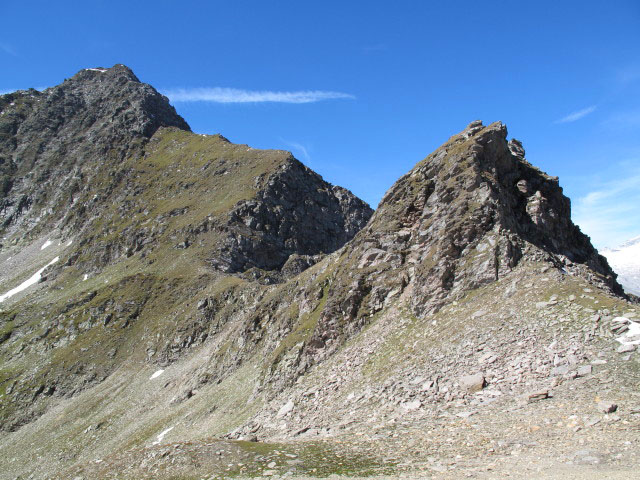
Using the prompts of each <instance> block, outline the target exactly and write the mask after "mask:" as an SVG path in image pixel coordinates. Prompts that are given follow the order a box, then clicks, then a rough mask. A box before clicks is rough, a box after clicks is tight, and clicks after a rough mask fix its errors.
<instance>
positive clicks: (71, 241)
mask: <svg viewBox="0 0 640 480" xmlns="http://www.w3.org/2000/svg"><path fill="white" fill-rule="evenodd" d="M72 243H73V240H69V241H68V242H67V244H66V245H65V247H68V246H69V245H71V244H72Z"/></svg>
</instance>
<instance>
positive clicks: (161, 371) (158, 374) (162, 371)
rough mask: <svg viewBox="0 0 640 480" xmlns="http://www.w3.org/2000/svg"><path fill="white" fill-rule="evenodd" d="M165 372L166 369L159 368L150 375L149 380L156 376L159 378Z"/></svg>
mask: <svg viewBox="0 0 640 480" xmlns="http://www.w3.org/2000/svg"><path fill="white" fill-rule="evenodd" d="M163 373H164V370H158V371H156V372H154V373H153V375H151V376H150V377H149V380H153V379H154V378H158V377H159V376H160V375H162V374H163Z"/></svg>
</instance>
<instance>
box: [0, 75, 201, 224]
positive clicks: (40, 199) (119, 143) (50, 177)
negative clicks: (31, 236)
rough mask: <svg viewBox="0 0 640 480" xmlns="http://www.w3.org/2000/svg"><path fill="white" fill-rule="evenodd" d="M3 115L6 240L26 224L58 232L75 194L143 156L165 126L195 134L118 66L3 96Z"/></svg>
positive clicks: (0, 163) (0, 194)
mask: <svg viewBox="0 0 640 480" xmlns="http://www.w3.org/2000/svg"><path fill="white" fill-rule="evenodd" d="M0 111H2V116H1V117H0V132H2V133H3V134H4V135H2V136H0V186H1V190H0V212H1V213H0V231H2V234H3V236H11V235H12V233H13V232H18V231H22V232H23V234H24V230H21V226H24V225H27V224H28V225H30V229H31V230H35V231H36V232H35V233H37V230H38V229H39V228H40V226H42V225H46V226H47V228H50V227H52V226H54V225H55V224H56V223H57V222H58V221H59V220H61V218H63V217H64V216H65V215H66V214H65V213H64V212H66V210H67V209H68V208H70V204H69V202H68V198H69V194H70V195H73V193H74V192H76V191H77V190H78V189H80V190H82V189H85V188H90V184H91V182H92V179H94V178H95V177H96V175H98V173H99V171H100V170H101V169H102V168H104V167H105V165H109V164H111V163H113V162H120V161H122V160H123V159H124V158H127V157H131V156H136V155H140V154H141V151H142V147H143V145H144V144H145V143H146V142H147V141H148V139H149V138H151V136H152V135H153V134H154V133H155V132H156V131H157V130H158V129H159V128H160V127H176V128H179V129H181V130H187V131H190V128H189V125H188V124H187V123H186V122H185V121H184V119H183V118H182V117H181V116H180V115H178V114H177V113H176V111H175V109H174V108H173V107H172V106H171V105H170V104H169V100H168V99H167V98H166V97H165V96H163V95H161V94H160V93H158V92H157V91H156V89H155V88H153V87H152V86H151V85H148V84H145V83H141V82H140V80H138V78H137V77H136V76H135V74H134V73H133V71H132V70H131V69H130V68H128V67H126V66H125V65H120V64H118V65H114V66H113V67H111V68H91V69H85V70H81V71H80V72H78V73H77V74H75V75H74V76H73V77H72V78H70V79H67V80H65V81H64V82H62V83H61V84H60V85H57V86H55V87H51V88H48V89H46V90H44V91H43V92H37V91H36V90H28V91H18V92H14V93H11V94H8V95H5V96H3V97H0ZM65 188H67V189H68V190H67V191H68V192H69V193H68V194H65V193H63V192H64V191H65V190H64V189H65ZM34 207H37V208H34ZM43 211H46V212H50V214H48V215H45V216H42V215H41V212H43Z"/></svg>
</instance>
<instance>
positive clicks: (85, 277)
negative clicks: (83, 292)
mask: <svg viewBox="0 0 640 480" xmlns="http://www.w3.org/2000/svg"><path fill="white" fill-rule="evenodd" d="M87 278H89V275H87V274H86V273H85V274H84V277H82V281H83V282H84V281H85V280H86V279H87Z"/></svg>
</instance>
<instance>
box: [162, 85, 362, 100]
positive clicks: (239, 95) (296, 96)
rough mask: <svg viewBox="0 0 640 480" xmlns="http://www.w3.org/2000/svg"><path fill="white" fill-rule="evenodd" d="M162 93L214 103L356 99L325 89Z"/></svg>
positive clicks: (221, 89)
mask: <svg viewBox="0 0 640 480" xmlns="http://www.w3.org/2000/svg"><path fill="white" fill-rule="evenodd" d="M162 93H163V94H164V95H166V96H167V97H169V100H171V101H172V102H175V103H178V102H212V103H263V102H276V103H313V102H320V101H323V100H336V99H355V98H356V97H355V96H354V95H351V94H349V93H343V92H331V91H324V90H304V91H294V92H274V91H268V90H242V89H238V88H221V87H213V88H174V89H167V90H163V91H162Z"/></svg>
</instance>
